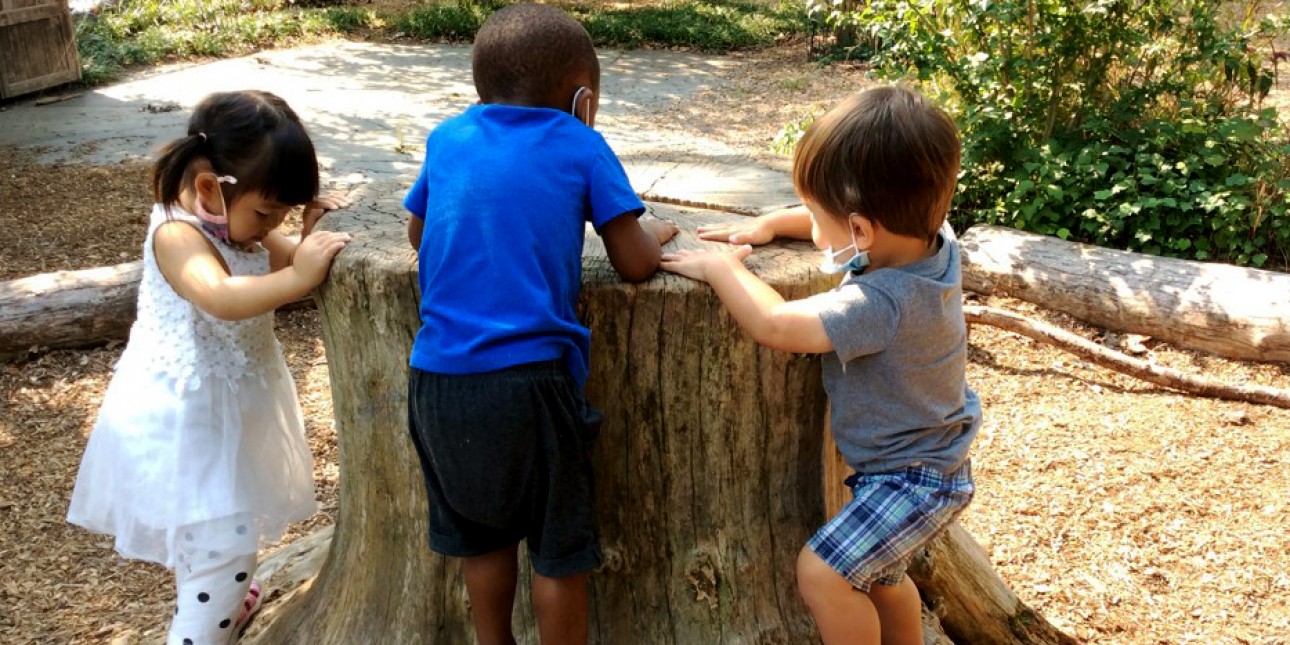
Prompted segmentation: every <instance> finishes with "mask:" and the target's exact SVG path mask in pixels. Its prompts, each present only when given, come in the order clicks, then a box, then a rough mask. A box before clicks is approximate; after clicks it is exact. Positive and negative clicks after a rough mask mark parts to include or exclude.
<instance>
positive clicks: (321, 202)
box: [300, 190, 352, 239]
mask: <svg viewBox="0 0 1290 645" xmlns="http://www.w3.org/2000/svg"><path fill="white" fill-rule="evenodd" d="M351 203H352V202H350V201H349V197H348V196H346V195H345V193H342V192H340V191H336V190H333V191H330V192H328V193H327V194H326V195H322V196H320V197H317V198H316V199H314V200H313V201H310V202H309V203H308V204H305V210H304V214H303V219H304V222H303V223H302V224H301V225H300V238H301V239H304V238H306V237H309V234H310V233H312V232H313V231H314V226H315V225H316V224H318V220H320V219H322V216H323V215H325V214H327V211H334V210H338V209H341V208H348V207H349V205H350V204H351Z"/></svg>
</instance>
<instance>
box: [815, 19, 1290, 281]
mask: <svg viewBox="0 0 1290 645" xmlns="http://www.w3.org/2000/svg"><path fill="white" fill-rule="evenodd" d="M811 2H812V3H815V4H814V5H813V6H812V7H811V8H812V10H813V11H815V13H816V15H822V16H824V17H825V18H826V19H827V20H828V21H829V22H830V24H833V25H836V26H853V27H857V28H860V29H862V30H865V32H866V34H867V35H868V36H869V37H870V38H872V39H873V40H874V41H875V42H878V43H880V44H881V46H880V47H879V48H878V53H877V55H876V57H875V60H874V62H875V64H876V65H877V67H878V68H879V69H880V71H881V73H882V75H884V76H886V77H888V78H912V79H917V80H918V81H919V82H920V83H921V84H922V85H923V86H924V89H925V91H927V92H929V93H930V94H932V95H934V96H935V97H936V98H938V99H939V100H940V101H942V103H943V104H945V105H946V106H947V107H948V108H949V109H950V110H951V111H952V112H953V113H954V114H955V116H956V120H957V122H958V124H959V127H960V129H961V133H962V136H963V143H964V158H963V172H962V174H961V176H960V187H959V188H960V192H959V195H958V197H957V199H956V208H957V209H958V212H959V214H960V215H961V216H962V217H964V218H965V219H966V220H967V221H968V222H971V223H975V222H986V223H996V224H1002V225H1006V226H1013V227H1016V228H1020V229H1025V230H1030V231H1035V232H1038V233H1044V234H1051V235H1058V236H1060V237H1063V238H1069V239H1075V240H1079V241H1084V242H1090V243H1095V244H1099V245H1106V246H1113V247H1118V248H1127V249H1133V250H1139V251H1144V252H1147V253H1152V254H1163V255H1172V256H1178V257H1187V258H1195V259H1221V260H1228V261H1232V262H1235V263H1238V264H1252V265H1255V266H1262V265H1263V264H1264V263H1265V262H1267V260H1268V259H1269V257H1273V258H1276V259H1277V261H1278V263H1279V264H1282V265H1286V264H1290V141H1288V139H1287V133H1288V130H1287V127H1286V124H1285V122H1284V121H1282V120H1280V119H1278V117H1277V114H1276V112H1275V110H1272V109H1262V100H1263V98H1264V97H1265V96H1266V95H1267V93H1268V91H1269V90H1270V89H1271V88H1272V87H1273V86H1274V80H1275V79H1274V76H1273V74H1274V72H1273V69H1274V68H1272V67H1270V66H1269V65H1268V64H1267V63H1268V61H1267V60H1266V57H1265V55H1264V53H1265V52H1267V53H1270V51H1271V50H1270V46H1269V41H1270V39H1271V38H1273V37H1275V36H1278V35H1281V34H1285V33H1286V31H1287V21H1286V20H1285V19H1284V18H1280V17H1277V16H1267V17H1260V15H1261V13H1262V7H1261V6H1260V3H1259V2H1258V0H1243V1H1239V2H1230V3H1216V2H1214V1H1213V0H1079V1H1078V2H1071V1H1070V0H1002V1H991V0H871V1H870V2H869V3H868V4H867V5H865V6H864V7H860V8H857V9H856V10H855V11H851V12H845V11H843V12H836V13H830V10H831V9H830V8H831V7H832V6H833V5H832V4H827V5H826V4H823V3H821V2H820V0H811Z"/></svg>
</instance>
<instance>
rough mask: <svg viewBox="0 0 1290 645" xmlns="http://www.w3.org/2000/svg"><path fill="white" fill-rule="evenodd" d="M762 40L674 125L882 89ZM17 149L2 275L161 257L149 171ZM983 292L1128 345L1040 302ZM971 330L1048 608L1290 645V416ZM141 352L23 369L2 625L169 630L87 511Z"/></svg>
mask: <svg viewBox="0 0 1290 645" xmlns="http://www.w3.org/2000/svg"><path fill="white" fill-rule="evenodd" d="M741 56H742V57H743V59H744V60H745V63H746V64H745V65H744V66H743V67H741V68H739V71H738V73H734V72H732V73H731V79H730V80H729V82H728V83H727V84H726V85H725V86H723V87H721V88H717V89H714V90H711V91H708V92H705V93H704V94H703V95H701V96H700V97H698V98H697V99H696V100H694V101H691V102H690V103H688V104H687V106H680V107H678V108H677V109H676V110H675V112H674V113H672V114H671V115H670V116H669V115H655V116H656V117H657V120H658V124H659V127H672V126H674V127H676V128H691V129H693V130H694V131H698V132H700V133H702V134H704V135H705V136H709V137H721V135H722V133H723V132H727V131H728V132H729V135H728V136H725V137H724V138H723V140H724V141H726V142H727V143H729V144H730V145H733V146H740V147H743V148H745V149H747V150H748V151H749V154H753V155H763V154H765V147H766V145H767V144H768V143H769V140H770V138H771V136H773V133H774V132H775V131H776V130H777V129H778V126H779V125H780V124H782V123H783V122H784V121H785V120H787V119H786V118H785V115H786V114H790V113H794V112H796V113H801V112H804V111H806V110H809V109H810V108H811V106H812V105H819V106H820V107H823V106H827V105H829V104H831V103H832V102H834V101H836V100H837V99H838V98H840V97H841V96H843V95H845V94H846V93H848V92H850V91H854V90H855V89H856V88H857V87H858V86H860V85H861V84H863V82H864V80H863V70H859V69H851V70H848V69H838V68H830V69H829V71H828V72H827V73H824V74H820V73H817V70H816V69H815V68H814V64H813V63H808V62H806V61H805V60H804V58H803V57H802V56H801V55H800V50H799V49H797V48H796V46H794V47H792V48H787V47H786V48H780V49H777V50H771V51H768V52H759V53H754V54H743V55H741ZM753 96H756V97H758V100H756V101H752V100H749V97H753ZM765 97H770V98H765ZM772 106H773V107H772ZM732 114H737V115H738V118H737V119H736V118H732V117H731V115H732ZM732 122H736V123H738V124H739V125H738V127H735V128H728V127H727V126H728V125H729V124H731V123H732ZM669 124H671V125H669ZM2 152H3V154H0V173H2V174H0V179H3V184H4V188H5V190H4V191H3V192H0V227H2V228H0V230H4V231H5V237H4V238H3V239H4V242H3V243H2V244H0V279H11V278H14V277H19V276H23V275H29V274H32V273H37V272H42V271H49V270H54V269H66V268H86V267H90V266H97V265H100V264H110V263H115V262H120V261H127V260H132V259H135V258H137V257H138V256H139V249H138V247H139V244H140V241H141V239H142V231H143V226H144V222H146V216H147V212H148V209H149V207H150V200H149V199H148V190H147V169H146V167H144V166H143V165H142V164H137V163H136V164H122V165H119V166H111V167H105V168H95V167H89V166H78V165H62V166H42V165H39V164H36V163H34V162H32V161H31V159H30V158H27V157H24V156H23V155H21V154H17V152H16V151H2ZM11 186H14V187H16V188H15V189H14V190H10V187H11ZM70 186H92V187H93V188H92V190H68V187H70ZM15 231H17V232H19V233H17V234H16V233H15ZM971 299H972V300H974V301H976V302H981V303H982V304H990V305H993V306H1001V307H1005V308H1009V309H1013V310H1017V311H1020V312H1023V313H1025V314H1028V315H1033V316H1036V317H1039V318H1041V319H1044V320H1047V321H1049V322H1053V323H1056V324H1059V325H1061V326H1063V327H1065V328H1066V329H1070V330H1072V331H1075V332H1076V333H1080V334H1082V335H1084V336H1085V337H1087V338H1091V339H1094V340H1098V341H1102V342H1107V343H1108V344H1114V343H1115V342H1116V340H1115V339H1114V338H1113V337H1110V336H1108V335H1107V334H1106V333H1105V332H1104V331H1102V330H1098V329H1094V328H1091V327H1088V326H1086V325H1082V324H1080V323H1078V322H1077V321H1075V320H1073V319H1071V318H1069V317H1067V316H1064V315H1061V314H1055V313H1051V312H1047V311H1044V310H1042V309H1039V308H1037V307H1034V306H1033V305H1029V304H1026V303H1021V302H1018V301H1012V300H1006V299H1001V298H975V297H973V298H971ZM278 335H279V338H280V339H281V341H282V344H283V346H284V348H285V351H286V353H287V356H288V363H289V364H290V366H291V370H292V373H293V375H294V376H295V378H296V381H297V385H298V387H299V391H300V397H301V404H302V406H303V408H304V413H305V417H306V423H307V432H308V434H309V439H310V444H311V446H312V448H313V451H314V456H315V459H316V463H315V473H314V474H315V483H316V485H317V487H318V493H319V499H320V503H321V511H320V512H319V514H318V515H317V516H316V517H314V518H313V519H311V520H310V521H308V522H306V523H303V524H302V525H300V526H297V527H294V530H293V536H298V535H301V534H303V533H306V532H308V531H309V530H310V529H312V528H315V527H317V526H322V525H325V524H327V523H330V522H331V521H332V514H333V512H334V509H335V504H336V492H337V482H338V477H339V471H338V468H337V465H336V464H337V455H336V448H335V436H334V433H333V429H332V422H331V408H330V399H329V394H328V383H327V364H326V358H325V354H324V351H323V347H322V342H321V340H320V329H319V321H318V316H317V313H316V312H314V311H311V310H300V311H293V312H287V313H284V314H280V315H279V317H278ZM969 343H970V348H969V349H970V360H971V363H970V365H969V373H968V378H969V382H970V384H971V385H972V387H973V388H975V389H976V391H977V392H978V393H979V394H980V395H981V398H982V400H983V403H984V406H985V412H986V424H985V427H984V429H983V431H982V434H981V436H980V438H979V439H978V441H977V443H976V445H975V446H974V448H973V454H974V457H973V461H974V472H975V475H976V478H977V483H978V492H977V497H976V500H975V501H974V502H973V504H972V506H971V508H970V509H969V510H968V511H967V513H966V514H965V515H964V517H963V519H962V522H963V525H964V526H965V527H966V528H967V529H968V531H969V532H971V533H972V534H973V535H974V536H975V537H976V538H977V540H978V541H980V542H981V543H982V545H983V546H984V547H985V549H986V552H987V553H989V555H990V558H991V561H992V562H993V563H994V565H995V567H996V569H997V570H998V572H999V574H1000V575H1001V576H1002V577H1003V579H1004V580H1005V581H1007V582H1008V584H1009V585H1011V587H1012V588H1013V589H1014V590H1015V591H1016V592H1017V594H1018V595H1019V596H1020V597H1021V598H1022V599H1023V600H1024V601H1025V602H1026V603H1028V604H1030V605H1031V606H1032V607H1034V608H1035V609H1037V610H1038V611H1040V612H1041V613H1042V614H1043V615H1044V616H1045V617H1047V618H1048V619H1049V620H1050V621H1052V622H1053V623H1055V624H1057V625H1058V626H1059V627H1061V628H1062V629H1064V630H1066V631H1067V633H1070V634H1072V635H1075V636H1077V637H1079V638H1080V639H1082V640H1084V641H1086V642H1089V643H1114V644H1126V645H1157V644H1166V643H1170V644H1172V643H1206V644H1211V643H1220V644H1229V643H1230V644H1242V645H1286V644H1288V643H1290V538H1288V537H1287V531H1288V530H1290V476H1288V475H1287V473H1290V410H1280V409H1274V408H1268V407H1260V406H1254V405H1247V404H1240V403H1230V402H1222V401H1215V400H1211V399H1201V398H1195V397H1190V396H1184V395H1181V394H1177V393H1173V392H1170V391H1167V390H1164V389H1161V388H1159V387H1156V386H1152V385H1149V384H1145V383H1141V382H1138V381H1135V380H1133V379H1130V378H1128V377H1125V376H1121V375H1119V374H1116V373H1113V372H1110V371H1107V370H1105V369H1102V368H1098V367H1096V366H1092V365H1090V364H1088V363H1086V362H1084V361H1082V360H1079V359H1077V358H1074V357H1072V356H1070V355H1068V354H1065V353H1063V352H1060V351H1058V350H1055V349H1053V348H1051V347H1048V346H1045V345H1042V344H1040V343H1037V342H1035V341H1032V340H1029V339H1026V338H1022V337H1020V336H1017V335H1014V334H1011V333H1007V332H1003V331H1000V330H997V329H993V328H989V327H982V326H977V327H974V328H973V329H972V331H971V336H970V339H969ZM1146 345H1147V348H1148V350H1149V351H1150V355H1151V356H1152V358H1153V359H1154V360H1156V361H1157V362H1159V363H1161V364H1164V365H1168V366H1171V367H1175V368H1178V369H1182V370H1186V371H1189V372H1194V373H1200V374H1204V375H1206V376H1208V377H1211V378H1217V379H1221V380H1224V381H1228V382H1232V383H1257V384H1263V385H1269V386H1273V387H1279V388H1290V365H1286V364H1253V363H1241V362H1235V361H1228V360H1223V359H1219V358H1214V357H1211V356H1208V355H1203V354H1199V353H1196V352H1190V351H1183V350H1178V349H1175V348H1172V347H1170V346H1167V345H1163V344H1158V343H1154V342H1152V341H1147V342H1146ZM120 351H121V349H120V347H119V346H116V347H104V348H98V349H91V350H83V351H57V352H50V353H47V354H44V355H41V356H38V357H35V358H34V359H32V360H29V361H27V362H22V363H10V364H0V641H3V642H5V643H13V644H15V645H19V644H22V645H25V644H37V643H39V644H44V643H105V642H115V643H133V642H136V641H137V640H138V639H139V638H140V637H145V636H150V637H155V636H157V635H159V634H162V633H164V630H165V625H166V621H167V620H168V616H169V612H170V610H171V602H172V599H173V584H172V581H171V578H170V576H169V574H168V573H167V572H166V571H164V570H162V569H161V567H159V566H155V565H149V564H142V563H137V562H129V561H125V560H122V559H120V558H119V557H117V556H116V555H115V554H114V552H113V551H112V549H111V541H110V539H109V538H106V537H103V536H98V535H91V534H89V533H87V532H85V531H83V530H81V529H79V528H77V527H73V526H70V525H68V524H67V523H66V522H65V520H64V517H65V514H66V509H67V501H68V497H69V495H70V492H71V488H72V484H73V481H74V479H75V476H76V469H77V466H78V464H79V461H80V455H81V451H82V449H83V447H84V444H85V439H86V436H87V434H88V432H89V431H90V428H91V427H92V425H93V421H94V415H95V412H96V408H97V406H98V404H99V402H100V400H101V397H102V394H103V391H104V389H105V388H106V385H107V382H108V379H109V378H110V375H111V368H112V365H113V363H114V362H115V361H116V359H117V358H118V357H119V356H120Z"/></svg>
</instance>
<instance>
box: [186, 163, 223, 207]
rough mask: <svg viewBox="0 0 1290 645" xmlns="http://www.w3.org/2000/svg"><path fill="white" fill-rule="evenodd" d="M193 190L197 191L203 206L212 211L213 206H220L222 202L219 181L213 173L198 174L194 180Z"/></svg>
mask: <svg viewBox="0 0 1290 645" xmlns="http://www.w3.org/2000/svg"><path fill="white" fill-rule="evenodd" d="M193 188H194V189H195V190H196V191H197V198H198V199H200V200H202V204H203V205H205V206H206V207H207V210H210V207H211V206H218V205H219V204H220V203H221V202H220V194H219V179H217V178H216V177H215V173H213V172H201V173H197V177H196V178H195V179H193Z"/></svg>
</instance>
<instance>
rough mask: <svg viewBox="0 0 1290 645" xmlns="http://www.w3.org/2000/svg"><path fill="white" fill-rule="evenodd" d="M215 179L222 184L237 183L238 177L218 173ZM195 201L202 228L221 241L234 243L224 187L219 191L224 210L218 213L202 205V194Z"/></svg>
mask: <svg viewBox="0 0 1290 645" xmlns="http://www.w3.org/2000/svg"><path fill="white" fill-rule="evenodd" d="M215 181H216V182H218V183H221V184H236V183H237V178H236V177H234V176H232V175H216V176H215ZM193 202H194V205H195V206H196V209H195V210H196V211H197V212H196V213H195V214H196V215H197V219H198V220H200V221H201V225H202V229H203V230H205V231H206V232H207V233H210V234H211V235H212V236H213V237H215V238H216V239H218V240H219V241H221V242H223V243H225V244H229V245H232V243H233V242H232V240H230V239H229V233H228V205H227V204H226V203H224V191H223V190H222V189H221V190H220V191H219V205H220V210H221V211H223V212H222V213H220V214H218V215H217V214H214V213H211V212H209V211H207V210H206V208H205V207H204V206H202V197H201V195H197V197H196V198H195V199H194V200H193Z"/></svg>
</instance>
